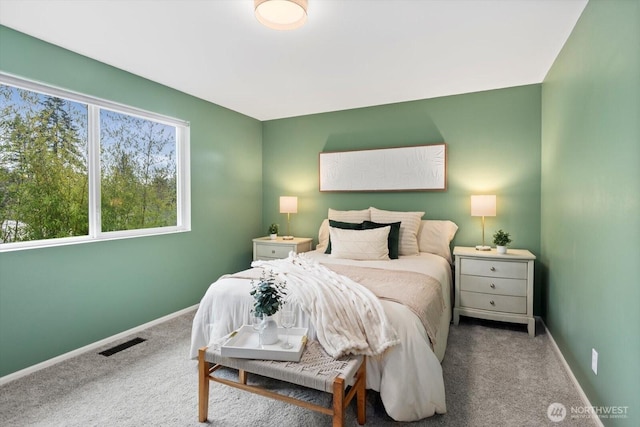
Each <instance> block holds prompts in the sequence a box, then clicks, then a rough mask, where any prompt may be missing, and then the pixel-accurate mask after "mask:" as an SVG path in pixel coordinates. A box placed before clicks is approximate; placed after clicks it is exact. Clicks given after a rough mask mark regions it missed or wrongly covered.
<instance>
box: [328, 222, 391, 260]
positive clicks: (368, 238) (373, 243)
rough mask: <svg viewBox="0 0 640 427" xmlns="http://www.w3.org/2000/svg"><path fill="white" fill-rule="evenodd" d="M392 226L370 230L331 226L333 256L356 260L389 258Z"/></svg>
mask: <svg viewBox="0 0 640 427" xmlns="http://www.w3.org/2000/svg"><path fill="white" fill-rule="evenodd" d="M390 230H391V227H380V228H373V229H369V230H345V229H342V228H335V227H329V234H330V236H331V254H330V255H329V256H330V257H331V258H347V259H356V260H388V259H389V245H388V244H387V239H388V238H389V231H390Z"/></svg>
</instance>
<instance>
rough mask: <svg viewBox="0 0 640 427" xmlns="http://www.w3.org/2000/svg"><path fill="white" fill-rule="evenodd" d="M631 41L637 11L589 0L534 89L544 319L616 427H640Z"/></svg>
mask: <svg viewBox="0 0 640 427" xmlns="http://www.w3.org/2000/svg"><path fill="white" fill-rule="evenodd" d="M639 41H640V2H638V1H636V0H617V1H600V0H591V1H590V2H589V4H588V5H587V7H586V9H585V10H584V12H583V14H582V16H581V17H580V19H579V21H578V23H577V25H576V27H575V29H574V31H573V33H572V34H571V36H570V37H569V39H568V41H567V43H566V44H565V46H564V48H563V50H562V52H561V53H560V55H559V56H558V58H557V59H556V61H555V63H554V64H553V67H552V68H551V70H550V72H549V73H548V75H547V77H546V78H545V80H544V83H543V85H542V88H543V89H542V112H543V113H542V262H543V263H544V264H546V266H547V268H548V277H547V280H545V283H544V287H545V293H546V295H547V301H546V303H547V306H548V310H547V317H546V322H547V325H548V327H549V330H550V331H551V333H552V334H553V337H554V338H555V340H556V342H557V343H558V346H559V347H560V349H561V350H562V353H563V354H564V357H565V359H566V360H567V362H568V363H569V365H570V366H571V369H572V371H573V373H574V374H575V376H576V378H577V379H578V381H579V382H580V384H581V386H582V388H583V390H584V391H585V393H586V394H587V396H588V397H589V400H590V401H591V403H592V404H593V405H595V406H628V407H629V412H628V414H627V415H628V416H627V418H621V419H603V422H604V423H605V424H606V425H620V426H637V425H640V310H639V309H638V306H639V304H640V282H639V278H640V270H639V268H638V266H639V265H640V47H639V46H640V45H639ZM592 348H595V349H596V350H597V351H598V354H599V360H598V375H597V376H596V375H595V374H594V373H593V372H592V371H591V349H592Z"/></svg>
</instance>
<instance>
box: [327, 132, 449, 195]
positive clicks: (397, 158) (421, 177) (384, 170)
mask: <svg viewBox="0 0 640 427" xmlns="http://www.w3.org/2000/svg"><path fill="white" fill-rule="evenodd" d="M446 172H447V153H446V144H444V143H442V144H431V145H416V146H411V147H395V148H376V149H370V150H358V151H332V152H323V153H320V154H319V174H320V177H319V188H320V191H321V192H340V191H363V192H368V191H444V190H446V189H447V173H446Z"/></svg>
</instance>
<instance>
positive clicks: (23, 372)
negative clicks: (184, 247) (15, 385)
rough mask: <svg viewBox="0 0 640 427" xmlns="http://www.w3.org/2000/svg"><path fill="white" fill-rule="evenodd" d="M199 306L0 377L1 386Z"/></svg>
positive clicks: (194, 306)
mask: <svg viewBox="0 0 640 427" xmlns="http://www.w3.org/2000/svg"><path fill="white" fill-rule="evenodd" d="M198 305H199V304H196V305H193V306H191V307H187V308H184V309H182V310H180V311H176V312H175V313H171V314H167V315H166V316H163V317H161V318H159V319H156V320H152V321H151V322H147V323H145V324H143V325H140V326H136V327H135V328H132V329H129V330H126V331H124V332H120V333H119V334H116V335H113V336H110V337H108V338H105V339H103V340H100V341H96V342H94V343H91V344H89V345H85V346H84V347H80V348H78V349H75V350H72V351H70V352H68V353H64V354H61V355H60V356H56V357H54V358H53V359H49V360H45V361H44V362H41V363H38V364H37V365H33V366H29V367H28V368H24V369H21V370H19V371H16V372H13V373H11V374H9V375H5V376H4V377H0V386H2V385H4V384H6V383H8V382H11V381H13V380H17V379H18V378H22V377H24V376H27V375H29V374H32V373H34V372H36V371H39V370H41V369H44V368H48V367H49V366H53V365H55V364H56V363H60V362H62V361H64V360H67V359H71V358H72V357H76V356H79V355H80V354H82V353H86V352H88V351H93V350H95V349H97V348H100V347H102V346H104V345H106V344H109V343H111V342H113V341H117V340H119V339H121V338H125V337H127V336H129V335H131V334H135V333H138V332H140V331H142V330H144V329H147V328H150V327H151V326H155V325H158V324H160V323H163V322H166V321H167V320H171V319H173V318H175V317H178V316H182V315H183V314H186V313H188V312H190V311H192V310H195V309H197V308H198Z"/></svg>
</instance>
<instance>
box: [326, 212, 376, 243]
mask: <svg viewBox="0 0 640 427" xmlns="http://www.w3.org/2000/svg"><path fill="white" fill-rule="evenodd" d="M329 219H332V220H334V221H341V222H352V223H354V224H360V223H361V222H364V221H371V214H370V212H369V209H363V210H359V211H338V210H335V209H331V208H329V215H328V219H325V220H324V221H322V224H320V229H319V230H318V245H317V246H316V250H319V251H323V252H324V251H325V250H326V249H327V246H328V245H329Z"/></svg>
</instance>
